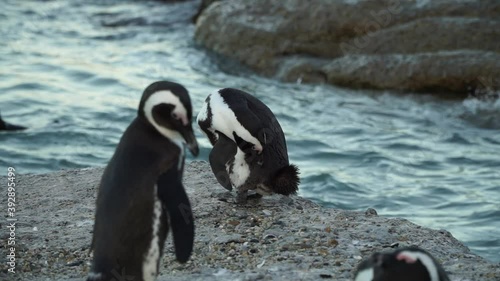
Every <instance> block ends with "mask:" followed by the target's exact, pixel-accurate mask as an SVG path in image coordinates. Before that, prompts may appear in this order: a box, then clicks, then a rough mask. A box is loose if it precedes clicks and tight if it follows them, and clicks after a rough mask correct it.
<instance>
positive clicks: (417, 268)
mask: <svg viewBox="0 0 500 281" xmlns="http://www.w3.org/2000/svg"><path fill="white" fill-rule="evenodd" d="M354 281H450V279H449V277H448V275H447V274H446V272H445V271H444V269H443V267H442V266H441V265H440V264H439V262H437V260H436V259H435V258H434V257H433V256H432V255H431V254H430V253H428V252H427V251H425V250H424V249H421V248H419V247H416V246H411V247H405V248H401V249H398V250H396V251H393V252H387V253H374V254H372V255H371V256H370V257H369V258H368V259H365V260H364V261H363V262H361V263H360V264H359V266H358V268H357V269H356V272H355V276H354Z"/></svg>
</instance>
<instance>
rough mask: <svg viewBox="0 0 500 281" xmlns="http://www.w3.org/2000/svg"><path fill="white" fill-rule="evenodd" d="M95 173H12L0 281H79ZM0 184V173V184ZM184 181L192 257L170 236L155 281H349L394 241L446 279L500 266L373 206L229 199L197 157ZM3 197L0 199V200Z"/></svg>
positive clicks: (481, 277) (480, 277) (490, 273)
mask: <svg viewBox="0 0 500 281" xmlns="http://www.w3.org/2000/svg"><path fill="white" fill-rule="evenodd" d="M102 172H103V169H83V170H71V171H60V172H56V173H51V174H44V175H18V176H17V184H16V186H17V189H16V201H17V207H16V217H17V218H18V223H17V225H16V255H17V256H16V257H17V265H16V274H15V275H12V274H9V273H7V265H6V263H2V264H0V280H9V281H11V280H12V281H17V280H23V281H35V280H83V277H84V276H85V275H86V274H87V273H88V270H89V264H90V261H91V258H90V256H89V253H88V249H89V247H90V242H91V238H92V226H93V219H94V208H95V195H96V191H97V185H98V183H99V180H100V177H101V175H102ZM6 183H7V179H6V178H5V177H0V184H2V186H6V185H7V184H6ZM184 185H185V188H186V191H187V193H188V195H189V198H190V200H191V204H192V206H193V211H194V216H195V224H196V238H195V245H194V251H193V255H192V256H191V259H190V261H189V262H188V263H186V264H184V265H182V264H179V263H178V262H176V261H175V257H174V252H173V248H172V243H171V234H170V235H169V238H168V243H166V245H165V250H164V252H165V254H164V256H163V259H162V261H161V264H160V276H159V278H158V280H159V281H167V280H168V281H170V280H176V281H179V280H180V281H183V280H186V281H188V280H200V281H201V280H218V281H219V280H222V281H224V280H311V281H312V280H322V279H326V280H338V281H348V280H351V278H352V271H353V269H354V268H355V267H356V266H357V264H358V263H359V262H360V261H361V259H363V258H365V257H368V256H369V255H370V254H371V253H373V252H374V251H381V250H384V249H386V248H387V247H389V246H390V245H393V244H394V243H399V245H400V246H407V245H412V244H415V245H418V246H421V247H422V248H425V249H427V250H428V251H429V252H431V253H432V254H433V255H434V256H435V257H436V258H437V259H438V260H439V261H440V262H441V263H442V264H443V267H444V268H445V270H446V271H447V272H449V273H450V277H451V278H452V280H454V281H458V280H460V281H466V280H468V281H495V280H499V279H500V264H492V263H490V262H488V261H486V260H484V259H483V258H481V257H479V256H477V255H475V254H473V253H471V252H470V251H469V249H468V248H467V247H465V246H464V245H463V244H461V243H460V242H459V241H457V240H456V239H455V238H453V236H452V235H451V234H450V233H449V232H447V231H445V230H431V229H427V228H423V227H420V226H418V225H415V224H413V223H411V222H409V221H407V220H404V219H388V218H384V217H380V216H378V215H377V213H376V211H374V210H373V209H369V210H367V211H366V212H355V211H344V210H336V209H328V208H323V207H321V206H318V205H316V204H314V203H312V202H311V201H309V200H306V199H303V198H301V197H296V196H294V197H290V198H289V197H283V196H271V197H265V198H263V199H262V200H260V201H249V202H247V204H244V205H237V204H234V203H232V201H231V200H232V199H233V198H234V195H233V194H228V193H227V192H226V191H225V190H224V189H223V188H222V187H220V185H219V184H218V183H217V181H216V179H215V178H214V176H213V175H212V172H211V170H210V167H209V165H208V163H206V162H200V161H197V162H192V163H190V164H189V165H187V167H186V171H185V174H184ZM6 198H7V196H2V197H0V204H1V205H2V206H6V201H7V199H6ZM4 228H5V227H4V225H3V222H2V229H4ZM7 236H8V234H7V233H6V232H1V237H0V238H1V239H2V240H3V241H6V240H5V239H6V237H7ZM2 247H5V244H4V243H2V244H0V248H2ZM2 252H3V249H2Z"/></svg>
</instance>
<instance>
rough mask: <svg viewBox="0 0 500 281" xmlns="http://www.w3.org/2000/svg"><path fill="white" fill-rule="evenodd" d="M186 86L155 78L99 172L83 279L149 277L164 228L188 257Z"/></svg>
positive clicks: (193, 147)
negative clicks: (87, 266)
mask: <svg viewBox="0 0 500 281" xmlns="http://www.w3.org/2000/svg"><path fill="white" fill-rule="evenodd" d="M191 121H192V108H191V101H190V98H189V94H188V92H187V90H186V89H185V88H184V87H183V86H181V85H179V84H176V83H172V82H167V81H158V82H155V83H153V84H151V85H149V86H148V87H147V88H146V89H145V90H144V92H143V94H142V98H141V101H140V104H139V110H138V116H137V117H136V118H135V119H134V120H133V121H132V123H131V124H130V125H129V127H128V128H127V129H126V131H125V133H124V134H123V136H122V138H121V140H120V142H119V144H118V146H117V148H116V151H115V153H114V155H113V157H112V158H111V160H110V161H109V163H108V165H107V167H106V169H105V170H104V174H103V175H102V178H101V182H100V186H99V192H98V195H97V202H96V214H95V224H94V233H93V239H92V245H91V250H92V251H93V252H94V258H93V263H92V268H91V272H90V273H89V275H88V277H87V280H88V281H93V280H134V281H140V280H142V281H150V280H155V279H156V276H157V274H158V265H159V261H160V258H161V256H162V252H163V245H164V242H165V238H166V237H167V233H168V230H169V226H170V227H171V228H172V233H173V238H174V242H175V243H174V245H175V253H176V257H177V260H178V261H179V262H182V263H184V262H186V261H187V260H188V259H189V257H190V255H191V251H192V248H193V239H194V222H193V217H192V212H191V205H190V203H189V200H188V197H187V195H186V192H185V191H184V187H183V185H182V173H183V169H184V158H185V157H184V146H183V145H184V143H187V146H188V148H189V150H190V151H191V153H192V154H193V155H194V156H196V155H198V144H197V142H196V138H195V136H194V134H193V128H192V126H191Z"/></svg>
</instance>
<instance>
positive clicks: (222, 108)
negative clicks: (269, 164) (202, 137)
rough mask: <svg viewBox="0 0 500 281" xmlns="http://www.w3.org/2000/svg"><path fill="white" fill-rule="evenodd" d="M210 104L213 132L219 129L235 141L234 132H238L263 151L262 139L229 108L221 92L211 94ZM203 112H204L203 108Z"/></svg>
mask: <svg viewBox="0 0 500 281" xmlns="http://www.w3.org/2000/svg"><path fill="white" fill-rule="evenodd" d="M208 106H210V109H211V112H212V123H211V130H212V131H213V132H215V131H219V132H221V133H223V134H224V135H226V136H227V137H228V138H230V139H232V140H233V141H235V139H234V136H233V132H236V134H237V135H238V136H239V137H240V138H242V139H244V140H245V141H247V142H250V143H252V144H253V145H255V148H256V149H257V150H259V151H262V144H261V143H260V141H259V140H258V139H257V138H256V137H254V136H253V135H252V134H251V133H250V132H249V131H248V130H247V129H246V128H245V127H244V126H243V125H241V123H240V122H239V121H238V119H237V118H236V115H235V113H234V111H233V110H231V108H229V106H228V105H227V103H226V102H225V101H224V98H223V97H222V96H221V95H220V93H219V92H217V93H214V94H211V95H210V104H209V105H208ZM201 113H203V110H202V112H201ZM205 115H206V113H205Z"/></svg>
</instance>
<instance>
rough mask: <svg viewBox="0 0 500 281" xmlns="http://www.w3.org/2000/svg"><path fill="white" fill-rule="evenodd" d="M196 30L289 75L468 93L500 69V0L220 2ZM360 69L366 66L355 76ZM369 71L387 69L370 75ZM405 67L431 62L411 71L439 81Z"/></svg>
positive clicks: (207, 40)
mask: <svg viewBox="0 0 500 281" xmlns="http://www.w3.org/2000/svg"><path fill="white" fill-rule="evenodd" d="M195 37H196V40H197V41H198V42H200V43H201V44H202V45H204V46H206V47H207V48H209V49H211V50H213V51H215V52H217V53H219V54H222V55H225V56H227V57H230V58H232V59H235V60H237V61H239V62H242V63H243V64H245V65H247V66H250V67H251V68H252V69H254V70H255V71H257V72H258V73H261V74H263V75H266V76H271V77H272V76H274V77H278V78H280V79H282V80H285V81H296V80H297V79H299V80H302V81H304V82H328V83H333V84H341V85H347V86H354V87H359V86H362V87H371V88H381V89H382V88H383V89H386V88H389V89H404V90H428V89H439V90H449V91H455V92H465V91H467V90H468V89H467V87H468V86H472V87H476V86H478V87H480V86H481V85H476V84H477V83H474V81H475V80H477V79H478V78H479V77H483V78H484V75H487V77H498V76H499V75H500V67H499V65H498V63H493V62H491V61H490V60H491V59H496V60H498V57H497V56H498V55H499V53H500V2H499V1H496V0H485V1H481V0H470V1H445V0H438V1H424V0H418V1H399V0H388V1H371V0H357V1H352V0H336V1H331V0H311V1H301V0H283V1H266V0H256V1H244V0H233V1H221V2H216V3H213V4H212V5H210V6H209V7H208V8H207V9H206V10H205V11H204V12H203V13H202V14H201V16H200V17H199V19H198V21H197V26H196V33H195ZM360 60H363V61H364V63H362V66H361V65H360ZM386 60H387V62H385V61H386ZM433 61H435V63H433ZM380 62H382V63H380ZM351 64H352V65H351ZM395 65H396V66H397V67H396V68H394V66H395ZM471 65H472V69H468V68H469V67H471ZM359 67H361V68H362V69H363V71H358V73H356V75H353V76H351V75H350V74H351V73H350V71H351V70H352V69H353V68H356V69H358V68H359ZM342 68H348V69H351V70H348V71H343V70H342ZM369 68H371V70H372V72H380V73H379V74H378V75H372V74H371V73H370V71H367V70H368V69H369ZM401 68H411V69H416V70H418V71H425V70H427V69H428V68H431V69H432V73H429V74H425V73H423V74H421V73H417V74H413V75H422V76H425V77H431V78H432V79H416V80H415V81H413V82H411V83H410V82H408V81H407V80H408V79H411V77H408V75H409V74H408V73H407V72H399V71H398V70H400V69H401ZM483 68H487V70H484V69H483ZM457 69H460V70H461V71H458V70H457ZM448 73H452V75H451V76H452V77H450V78H449V79H448V78H446V76H447V75H448ZM460 73H463V74H460ZM382 74H383V75H382ZM456 79H459V80H463V81H466V82H464V83H458V82H455V80H456ZM401 81H402V82H401ZM461 84H463V85H461ZM465 84H467V87H464V85H465ZM495 86H496V87H497V86H500V81H498V83H496V85H495Z"/></svg>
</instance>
